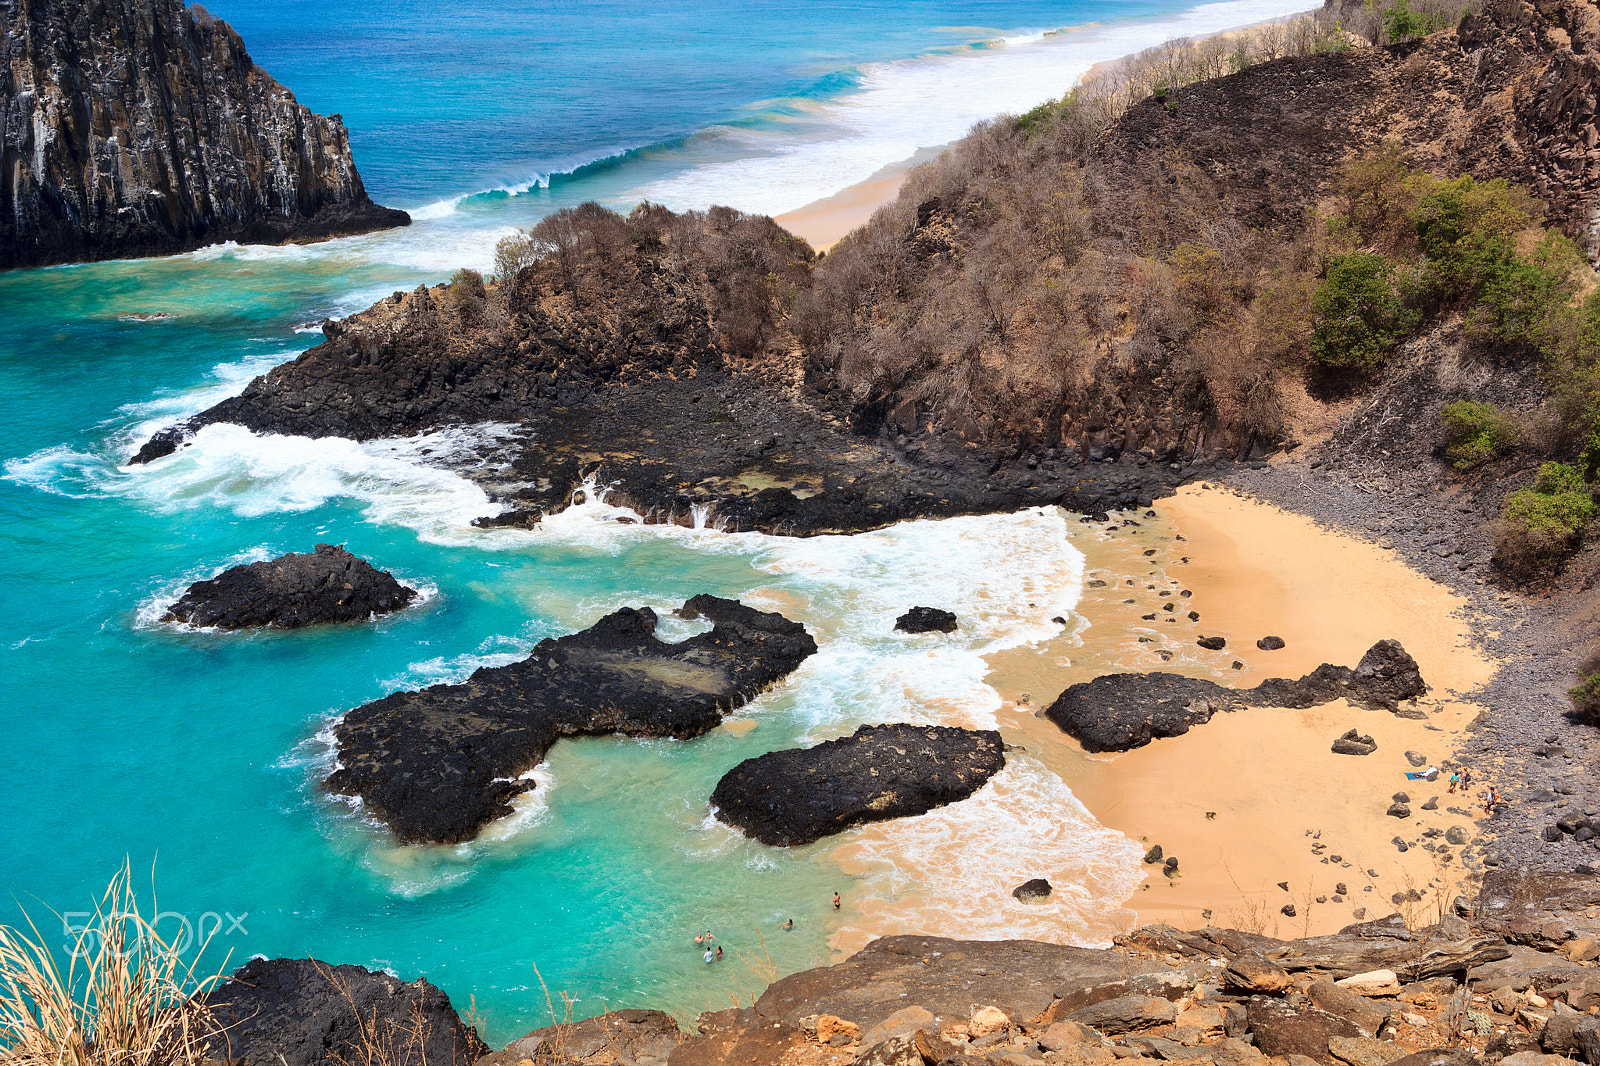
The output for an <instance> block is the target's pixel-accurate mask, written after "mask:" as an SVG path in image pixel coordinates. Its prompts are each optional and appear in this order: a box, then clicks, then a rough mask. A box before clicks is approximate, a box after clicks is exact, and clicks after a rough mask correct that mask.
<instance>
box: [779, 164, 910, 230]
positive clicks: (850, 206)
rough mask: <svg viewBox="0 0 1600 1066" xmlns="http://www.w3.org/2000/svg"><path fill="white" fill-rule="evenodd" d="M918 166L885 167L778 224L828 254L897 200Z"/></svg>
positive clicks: (896, 165)
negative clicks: (887, 205)
mask: <svg viewBox="0 0 1600 1066" xmlns="http://www.w3.org/2000/svg"><path fill="white" fill-rule="evenodd" d="M914 165H915V163H914V162H913V161H911V160H907V161H906V162H904V163H896V164H895V165H893V166H888V167H884V168H883V169H882V170H880V171H878V173H876V174H874V175H873V176H872V177H871V178H869V179H868V180H866V181H863V182H861V183H859V184H857V185H851V186H849V187H848V188H844V189H841V190H839V191H838V192H836V193H834V194H833V195H832V196H825V197H823V198H822V199H821V200H815V201H813V202H811V203H809V204H806V205H805V206H804V207H801V208H797V209H795V210H793V211H789V212H786V213H784V214H781V215H777V216H775V221H776V222H777V223H778V225H780V226H782V227H783V228H784V229H786V230H788V231H789V232H790V233H793V234H796V235H797V236H800V237H804V238H805V239H806V242H807V243H808V244H810V245H811V247H812V248H814V249H815V250H817V251H819V252H826V251H827V250H828V249H829V248H832V247H833V246H834V245H835V244H837V243H838V242H839V240H840V239H841V238H842V237H844V235H845V234H847V233H849V232H850V231H851V230H853V229H855V228H856V227H857V226H860V225H863V224H865V223H866V221H867V219H869V218H871V217H872V213H873V212H874V211H876V210H877V209H878V208H880V207H882V206H883V205H884V204H886V203H888V202H889V201H891V200H893V199H894V198H895V197H896V196H897V195H899V193H900V186H901V185H903V184H905V180H906V175H907V174H908V173H910V172H911V168H912V167H913V166H914Z"/></svg>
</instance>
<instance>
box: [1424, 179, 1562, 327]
mask: <svg viewBox="0 0 1600 1066" xmlns="http://www.w3.org/2000/svg"><path fill="white" fill-rule="evenodd" d="M1407 218H1408V219H1409V220H1410V222H1411V224H1412V225H1413V226H1414V227H1415V228H1416V232H1417V247H1418V248H1419V249H1420V250H1421V252H1422V254H1423V256H1424V257H1425V259H1426V262H1425V263H1424V264H1423V267H1422V270H1421V271H1420V273H1419V274H1418V277H1417V280H1416V282H1415V284H1414V286H1413V288H1412V291H1411V293H1410V298H1411V302H1412V303H1413V304H1414V305H1417V306H1421V307H1423V308H1424V309H1426V310H1436V309H1438V308H1441V307H1444V306H1446V305H1449V304H1453V303H1455V302H1456V301H1458V300H1468V301H1471V302H1476V298H1477V296H1478V295H1479V292H1480V290H1481V289H1482V288H1483V286H1484V285H1486V284H1488V283H1489V282H1490V281H1491V280H1492V279H1494V278H1495V277H1497V276H1499V275H1500V274H1502V273H1503V272H1504V271H1505V269H1506V267H1507V264H1508V263H1509V262H1510V261H1511V260H1513V259H1514V258H1515V247H1514V243H1513V242H1514V240H1515V238H1516V235H1517V234H1518V233H1520V232H1522V230H1524V229H1525V228H1527V226H1528V225H1529V224H1530V223H1531V222H1532V221H1533V216H1532V214H1531V212H1530V206H1529V200H1528V195H1527V193H1526V192H1524V191H1523V190H1521V189H1519V188H1516V187H1515V186H1512V185H1511V184H1509V183H1508V182H1507V181H1506V180H1505V179H1504V178H1496V179H1494V180H1493V181H1483V182H1480V181H1478V180H1476V179H1475V178H1473V177H1472V175H1470V174H1463V175H1462V176H1461V177H1459V178H1456V179H1454V180H1453V181H1440V182H1435V183H1433V187H1432V189H1431V190H1430V191H1429V192H1427V193H1426V194H1424V195H1423V196H1422V197H1421V198H1420V199H1419V200H1418V201H1417V204H1416V206H1415V207H1413V208H1412V209H1411V210H1410V211H1409V212H1407Z"/></svg>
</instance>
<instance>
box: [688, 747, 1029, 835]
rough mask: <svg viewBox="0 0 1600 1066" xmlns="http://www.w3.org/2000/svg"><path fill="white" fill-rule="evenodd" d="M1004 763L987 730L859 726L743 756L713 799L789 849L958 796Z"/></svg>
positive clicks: (750, 830) (733, 818)
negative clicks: (811, 742)
mask: <svg viewBox="0 0 1600 1066" xmlns="http://www.w3.org/2000/svg"><path fill="white" fill-rule="evenodd" d="M1005 765H1006V756H1005V745H1004V744H1003V743H1002V742H1001V740H1000V734H999V733H998V732H997V731H995V730H993V729H987V730H974V729H956V728H952V727H950V726H916V725H864V726H861V727H859V728H858V729H857V730H856V731H855V732H854V733H852V734H851V735H850V736H848V737H841V738H840V739H838V740H829V741H824V742H823V743H821V744H818V745H817V746H816V747H814V748H791V749H789V750H786V751H773V752H768V753H767V754H765V755H760V756H757V757H756V758H753V759H746V760H745V761H744V762H742V763H740V764H739V765H738V766H735V767H734V768H733V769H732V770H729V771H728V772H727V773H726V774H724V775H723V777H722V780H721V781H718V782H717V787H716V790H715V791H714V792H712V793H711V806H712V807H713V808H715V809H716V812H717V817H718V818H720V819H721V820H722V821H724V822H727V823H728V824H729V825H732V826H735V827H737V828H739V829H741V830H743V831H744V834H745V836H750V837H754V838H755V839H757V840H759V841H761V842H762V843H763V844H771V845H773V846H774V847H785V848H786V847H796V846H798V845H801V844H809V843H811V842H812V841H814V840H819V839H821V838H822V837H825V836H829V835H831V834H833V833H841V832H843V831H844V830H846V829H849V828H851V827H852V826H857V825H865V824H867V823H868V822H881V821H885V820H887V819H890V818H906V817H909V816H911V815H916V814H922V813H924V812H926V811H931V810H933V809H934V808H935V807H943V806H944V805H945V804H947V803H955V802H957V801H958V800H964V799H966V798H967V797H968V796H970V795H972V794H973V793H974V792H976V791H978V789H980V788H982V787H983V785H984V782H986V781H988V780H989V778H991V777H993V776H994V775H995V774H997V773H999V772H1000V771H1001V770H1002V769H1004V768H1005Z"/></svg>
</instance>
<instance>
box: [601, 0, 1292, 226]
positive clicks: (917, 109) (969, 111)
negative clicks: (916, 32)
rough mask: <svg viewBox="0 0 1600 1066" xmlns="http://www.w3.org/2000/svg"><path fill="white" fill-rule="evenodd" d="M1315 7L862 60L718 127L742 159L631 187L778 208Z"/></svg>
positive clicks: (1104, 27)
mask: <svg viewBox="0 0 1600 1066" xmlns="http://www.w3.org/2000/svg"><path fill="white" fill-rule="evenodd" d="M1313 6H1315V5H1308V4H1307V3H1306V0H1227V2H1225V3H1217V4H1205V5H1202V6H1200V7H1196V8H1194V9H1192V10H1189V11H1185V12H1181V13H1179V14H1176V15H1172V16H1169V17H1165V18H1162V19H1159V20H1151V21H1144V22H1126V23H1115V24H1093V25H1089V26H1081V27H1075V28H1072V29H1068V30H1063V31H1061V32H1059V33H1049V34H1043V33H1039V34H1026V35H1018V36H1012V37H1006V38H1001V39H999V40H996V41H992V42H989V43H988V44H987V45H986V46H983V47H978V48H972V49H963V50H960V51H957V52H953V53H948V54H940V55H928V56H920V57H917V58H915V59H907V60H900V61H897V62H892V63H875V64H870V65H867V66H865V67H863V68H862V75H863V84H862V86H861V88H860V89H858V90H857V91H854V92H851V93H848V94H846V95H843V96H841V97H839V98H837V99H833V100H828V101H824V102H814V103H811V104H809V105H808V106H807V111H808V112H809V113H808V114H807V115H806V116H805V117H804V118H802V119H800V120H797V121H794V122H789V123H785V124H784V127H783V128H782V129H781V130H771V129H763V128H752V129H734V128H731V127H720V128H718V129H717V130H716V131H714V133H715V134H716V135H718V136H720V137H722V138H724V139H725V140H726V141H727V151H728V152H729V154H733V155H737V156H739V157H740V158H734V159H728V160H723V161H718V162H710V163H705V164H702V165H700V166H696V167H694V168H693V169H691V170H689V171H687V172H686V173H683V174H679V175H676V176H674V177H670V178H666V179H663V180H660V181H656V182H652V183H650V184H649V185H645V186H641V187H640V188H638V189H635V190H632V192H633V193H635V194H637V196H638V197H639V198H642V199H649V200H653V201H656V202H659V203H663V204H666V205H667V206H668V207H672V208H675V209H679V210H682V209H685V208H705V207H708V206H710V205H711V204H727V205H729V206H731V207H737V208H739V209H741V210H744V211H752V212H758V213H762V214H771V215H777V214H782V213H783V212H785V211H792V210H794V209H796V208H799V207H803V206H804V205H806V204H808V203H811V202H813V201H815V200H818V199H821V198H823V197H826V196H829V195H831V194H833V193H836V192H838V191H840V190H841V189H844V188H846V187H848V186H850V185H854V184H857V183H858V182H863V181H866V180H867V179H868V178H870V177H872V176H873V175H874V174H876V173H877V172H878V171H880V170H882V169H883V168H884V167H887V166H890V165H892V164H895V163H900V162H903V161H905V160H907V159H910V158H911V157H912V156H913V155H915V154H916V153H917V151H918V150H919V149H925V148H934V147H938V146H940V145H945V144H949V143H951V142H952V141H956V140H958V139H960V138H961V137H962V136H964V135H965V134H966V132H967V131H968V130H969V129H971V128H972V126H973V125H974V124H975V123H977V122H980V121H982V120H984V119H989V118H993V117H994V116H996V115H999V114H1021V113H1023V112H1025V111H1028V110H1030V109H1032V108H1034V107H1037V106H1038V105H1039V104H1042V103H1044V102H1046V101H1048V100H1052V99H1055V98H1057V97H1060V96H1061V95H1063V94H1064V93H1065V92H1066V91H1067V90H1068V89H1070V88H1072V86H1073V85H1074V84H1076V83H1077V81H1078V79H1079V78H1081V77H1082V76H1083V75H1084V74H1085V73H1087V72H1088V70H1089V68H1090V67H1092V66H1094V65H1095V64H1096V63H1101V62H1105V61H1107V60H1112V59H1116V58H1118V57H1120V56H1123V55H1128V54H1130V53H1133V52H1138V51H1141V50H1142V49H1145V48H1148V47H1151V46H1152V45H1157V44H1161V43H1162V42H1164V41H1168V40H1171V39H1173V38H1175V37H1183V36H1197V35H1202V34H1211V33H1218V32H1221V31H1224V30H1229V29H1235V28H1238V27H1241V26H1246V25H1249V24H1251V23H1256V22H1264V21H1268V20H1271V19H1275V18H1282V17H1285V16H1288V15H1293V14H1297V13H1299V12H1302V11H1306V10H1309V9H1310V8H1311V7H1313Z"/></svg>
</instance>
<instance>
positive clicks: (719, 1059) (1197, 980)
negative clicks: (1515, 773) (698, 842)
mask: <svg viewBox="0 0 1600 1066" xmlns="http://www.w3.org/2000/svg"><path fill="white" fill-rule="evenodd" d="M1597 957H1600V894H1597V889H1596V884H1595V881H1594V880H1593V879H1592V878H1586V877H1561V876H1538V875H1535V876H1529V875H1526V874H1523V873H1497V874H1492V875H1490V877H1489V878H1488V879H1487V881H1486V883H1485V884H1484V886H1483V889H1482V891H1481V893H1480V894H1479V895H1478V897H1477V898H1476V899H1475V900H1472V901H1468V900H1465V899H1458V900H1457V901H1456V902H1455V904H1454V907H1453V908H1452V913H1449V914H1444V915H1440V914H1437V913H1435V914H1432V915H1423V914H1417V913H1412V914H1409V915H1408V914H1407V913H1406V912H1404V911H1402V912H1399V913H1395V914H1392V915H1390V916H1389V917H1387V918H1384V919H1381V920H1377V921H1370V922H1363V923H1360V924H1357V925H1352V926H1349V927H1347V928H1346V929H1344V930H1341V931H1340V932H1338V933H1337V934H1333V935H1329V936H1320V937H1311V938H1306V939H1300V940H1276V939H1273V938H1271V937H1268V936H1263V935H1260V934H1257V933H1251V932H1248V931H1240V930H1236V929H1217V928H1209V927H1208V928H1204V929H1199V930H1194V931H1188V932H1186V931H1182V930H1178V929H1175V928H1172V927H1170V926H1161V925H1154V926H1144V927H1142V928H1139V929H1137V930H1135V931H1134V932H1132V933H1130V934H1128V935H1127V936H1124V937H1119V938H1117V941H1116V943H1115V945H1113V946H1112V947H1109V948H1080V947H1064V946H1061V945H1056V944H1045V943H1039V942H1036V941H1026V940H1009V941H962V940H950V939H945V938H942V937H937V936H893V937H885V938H882V939H880V940H876V941H873V942H872V943H871V944H869V945H868V946H867V947H866V948H864V949H863V950H861V951H859V952H857V953H856V954H855V955H853V956H851V957H850V958H849V959H847V960H845V961H843V962H841V963H839V964H837V965H834V966H824V967H820V968H817V969H812V970H805V971H802V972H800V973H796V974H792V975H790V976H788V977H785V978H783V979H781V980H779V981H776V982H774V983H773V984H772V985H771V986H770V987H768V988H767V989H766V990H765V992H763V993H762V994H761V995H760V996H759V997H758V998H756V999H755V1000H754V1002H753V1003H751V1005H750V1006H748V1007H734V1008H731V1009H728V1010H720V1011H712V1012H709V1013H705V1014H701V1015H700V1016H699V1017H698V1018H697V1019H695V1020H694V1022H693V1026H692V1030H691V1031H690V1032H685V1031H684V1030H682V1029H681V1028H680V1027H679V1024H678V1022H677V1021H675V1020H674V1019H673V1018H672V1017H671V1016H669V1015H666V1014H663V1013H661V1012H659V1011H652V1010H618V1011H610V1012H607V1013H605V1014H601V1015H598V1016H596V1017H593V1018H588V1019H583V1020H574V1021H561V1022H559V1023H558V1024H555V1025H551V1026H546V1027H544V1028H541V1029H536V1030H534V1031H533V1032H531V1033H529V1034H527V1035H526V1036H524V1037H521V1038H520V1039H518V1040H515V1041H513V1042H512V1043H511V1044H509V1045H508V1046H507V1047H505V1048H504V1049H503V1050H501V1051H497V1052H494V1053H493V1054H488V1055H483V1056H482V1057H480V1058H477V1060H476V1066H526V1064H529V1063H532V1064H533V1066H547V1064H548V1066H555V1064H563V1066H565V1064H592V1066H734V1064H739V1066H851V1064H855V1066H941V1064H942V1066H991V1064H992V1066H1001V1064H1004V1066H1038V1064H1052V1066H1053V1064H1061V1066H1110V1064H1111V1063H1114V1062H1118V1061H1126V1060H1137V1061H1144V1062H1155V1061H1166V1062H1192V1063H1195V1064H1197V1066H1308V1064H1309V1063H1319V1064H1322V1066H1394V1064H1396V1063H1403V1064H1404V1066H1433V1064H1439V1066H1444V1064H1452V1066H1467V1064H1470V1063H1478V1062H1486V1063H1507V1064H1509V1066H1568V1064H1569V1063H1574V1062H1587V1063H1590V1064H1594V1063H1597V1062H1600V970H1597V969H1596V958H1597ZM313 965H316V964H312V963H294V962H289V961H288V960H277V961H274V962H254V963H251V964H250V966H249V967H246V969H245V970H243V971H241V972H240V974H238V975H236V976H235V978H234V982H232V983H230V984H227V985H224V986H223V987H222V988H221V989H219V990H218V991H217V992H214V993H212V994H211V999H213V1000H215V1001H218V1002H223V1003H244V1004H248V1005H249V1006H250V1008H251V1011H250V1017H251V1019H252V1024H251V1025H250V1026H248V1027H247V1028H245V1029H243V1030H241V1031H240V1033H239V1035H238V1036H236V1037H235V1038H234V1039H233V1042H232V1046H231V1049H230V1053H231V1054H232V1055H234V1056H235V1057H239V1058H243V1059H244V1060H245V1061H246V1062H251V1063H254V1062H258V1061H277V1059H276V1058H275V1055H276V1054H277V1053H278V1052H279V1051H280V1050H285V1049H287V1051H288V1052H290V1053H292V1055H293V1057H292V1058H289V1059H286V1061H290V1062H291V1063H294V1064H300V1063H304V1064H306V1066H320V1064H321V1063H331V1062H336V1061H342V1060H340V1059H339V1058H338V1057H337V1056H338V1052H339V1048H340V1044H339V1043H338V1039H337V1037H335V1036H326V1035H324V1034H337V1033H339V1032H340V1031H341V1028H340V1027H341V1019H346V1020H345V1022H344V1023H343V1024H344V1027H345V1028H349V1023H348V1018H347V1016H349V1015H351V1014H352V1013H353V1011H352V1010H351V1008H350V1007H347V1006H341V1004H340V1003H339V1002H338V998H337V997H333V999H332V1000H331V1001H329V1002H326V1003H324V1002H323V1001H325V1000H329V997H328V994H327V989H326V988H325V987H324V984H325V983H326V982H323V981H318V980H311V981H309V982H308V983H307V987H306V990H305V991H304V992H297V991H295V989H294V988H293V987H292V986H291V987H290V988H289V989H288V990H287V992H285V991H284V990H282V989H278V987H277V986H278V985H279V984H281V983H282V982H281V971H282V970H283V968H284V967H290V968H292V967H297V966H298V967H308V966H313ZM347 970H354V968H353V967H342V968H340V970H339V971H338V972H339V973H340V974H341V975H343V976H344V978H345V980H346V981H354V978H353V977H352V976H351V975H350V974H346V973H345V971H347ZM275 975H278V976H276V977H275ZM362 977H365V978H367V979H370V980H379V981H382V980H388V981H390V982H391V983H393V984H395V985H397V986H398V985H399V982H396V981H393V979H392V978H384V977H382V976H381V975H365V972H364V971H355V978H362ZM241 982H248V983H251V984H254V985H257V986H260V987H263V988H272V989H274V990H275V991H274V992H273V993H272V995H271V996H267V995H266V994H264V993H263V992H258V991H253V990H243V991H240V990H239V984H240V983H241ZM366 983H367V980H360V981H355V982H354V985H353V987H354V986H359V987H361V988H362V989H363V994H365V993H364V989H365V984H366ZM399 987H400V988H401V989H404V990H409V989H413V988H420V989H421V990H422V992H423V995H424V997H426V996H427V995H429V994H432V995H434V996H435V997H437V990H434V989H432V988H431V986H428V985H427V984H426V983H425V982H419V983H418V985H416V986H399ZM319 997H320V998H319ZM437 998H441V999H442V997H437ZM302 1001H305V1002H302ZM362 1002H363V1003H365V1002H366V1000H365V999H363V1001H362ZM308 1004H310V1005H311V1006H312V1007H315V1008H316V1009H307V1005H308ZM319 1005H320V1006H319ZM430 1008H431V1011H432V1013H431V1014H430V1016H429V1018H428V1021H429V1024H428V1026H427V1027H426V1029H425V1030H424V1031H423V1032H422V1037H423V1038H425V1039H424V1040H418V1041H417V1042H416V1047H417V1048H418V1049H420V1048H421V1047H422V1046H423V1044H424V1042H426V1046H427V1047H428V1048H429V1050H431V1051H433V1052H435V1054H434V1055H433V1057H432V1058H430V1059H428V1060H427V1061H431V1062H434V1063H435V1064H436V1066H438V1064H441V1063H448V1064H454V1066H467V1064H468V1063H471V1062H472V1061H473V1058H474V1056H473V1053H472V1052H471V1051H470V1050H468V1051H466V1052H465V1053H463V1051H462V1050H461V1049H460V1047H461V1043H462V1042H463V1038H462V1037H461V1036H459V1035H455V1034H458V1033H459V1023H457V1022H456V1021H455V1016H454V1012H453V1011H450V1010H449V1007H448V1001H445V1002H444V1004H443V1008H442V1009H443V1011H444V1012H446V1013H445V1014H444V1015H443V1016H439V1011H440V1008H439V1006H438V1005H436V1004H430ZM363 1009H364V1008H363ZM414 1017H415V1014H414V1012H412V1011H410V1008H409V1007H407V1005H406V1001H401V1002H399V1003H397V1005H395V1006H393V1007H390V1008H387V1009H381V1010H374V1011H373V1012H372V1013H371V1016H370V1019H369V1020H368V1021H367V1023H366V1025H367V1028H368V1029H369V1030H371V1031H373V1032H375V1033H377V1034H379V1035H380V1036H381V1035H382V1034H383V1033H384V1032H385V1031H386V1029H387V1028H388V1027H393V1028H394V1030H395V1032H397V1033H400V1032H405V1033H410V1032H413V1031H414V1030H415V1027H416V1023H415V1021H414V1020H413V1019H414ZM435 1031H437V1032H438V1033H441V1034H446V1035H448V1036H449V1038H450V1039H451V1040H454V1041H455V1042H456V1050H454V1052H453V1053H451V1048H449V1047H444V1048H436V1047H434V1044H435V1043H437V1041H436V1040H435V1039H434V1037H433V1034H434V1033H435ZM464 1039H465V1043H466V1044H469V1045H470V1044H476V1034H474V1033H472V1032H471V1030H467V1036H466V1038H464ZM397 1046H398V1047H399V1049H400V1052H401V1053H400V1054H398V1055H397V1056H396V1059H395V1061H397V1062H399V1061H402V1060H403V1061H406V1062H411V1061H416V1060H417V1056H416V1055H414V1054H413V1053H412V1052H411V1051H410V1050H409V1049H410V1047H411V1044H410V1043H408V1042H404V1041H403V1042H401V1043H400V1044H399V1045H397ZM479 1046H481V1045H479ZM440 1051H443V1052H445V1054H443V1055H440V1054H438V1052H440Z"/></svg>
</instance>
